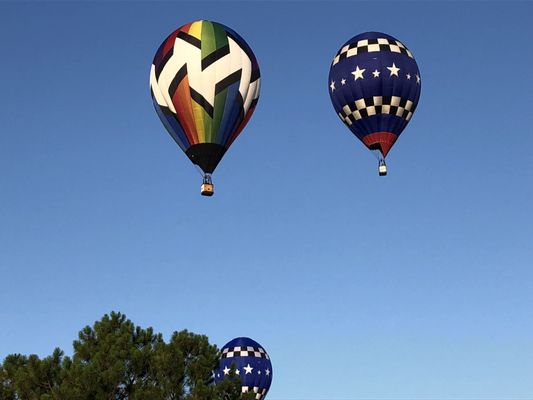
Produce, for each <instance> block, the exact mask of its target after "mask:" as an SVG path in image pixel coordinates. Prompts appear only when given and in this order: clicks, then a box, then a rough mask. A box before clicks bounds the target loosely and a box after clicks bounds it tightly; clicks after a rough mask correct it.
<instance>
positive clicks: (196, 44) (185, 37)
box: [178, 31, 202, 49]
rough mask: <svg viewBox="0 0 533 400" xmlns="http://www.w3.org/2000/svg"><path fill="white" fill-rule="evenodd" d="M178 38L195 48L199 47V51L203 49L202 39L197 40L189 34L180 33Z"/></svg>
mask: <svg viewBox="0 0 533 400" xmlns="http://www.w3.org/2000/svg"><path fill="white" fill-rule="evenodd" d="M178 37H179V38H180V39H181V40H184V41H186V42H187V43H189V44H192V45H193V46H194V47H198V48H199V49H201V48H202V41H201V40H200V39H197V38H195V37H194V36H191V35H189V34H188V33H185V32H183V31H180V32H178Z"/></svg>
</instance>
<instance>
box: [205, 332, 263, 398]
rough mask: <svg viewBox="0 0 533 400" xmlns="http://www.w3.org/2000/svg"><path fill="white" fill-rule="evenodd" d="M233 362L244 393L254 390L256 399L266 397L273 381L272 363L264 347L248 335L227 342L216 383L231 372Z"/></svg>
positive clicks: (223, 349) (217, 371)
mask: <svg viewBox="0 0 533 400" xmlns="http://www.w3.org/2000/svg"><path fill="white" fill-rule="evenodd" d="M233 364H234V365H235V368H236V372H237V373H238V375H239V377H240V378H241V382H242V391H243V393H247V392H254V393H255V394H256V395H255V398H256V400H262V399H264V398H265V396H266V394H267V393H268V389H269V388H270V384H271V383H272V363H271V362H270V357H269V356H268V354H267V352H266V351H265V350H264V348H263V347H262V346H261V345H260V344H259V343H257V342H256V341H254V340H252V339H250V338H247V337H239V338H235V339H233V340H231V341H230V342H228V343H226V345H225V346H224V347H223V348H222V354H221V357H220V362H219V365H218V368H217V369H216V370H215V383H219V382H221V381H222V380H223V379H224V377H225V376H227V375H228V374H229V372H230V370H231V366H232V365H233Z"/></svg>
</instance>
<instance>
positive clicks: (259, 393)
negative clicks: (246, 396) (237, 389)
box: [242, 386, 267, 400]
mask: <svg viewBox="0 0 533 400" xmlns="http://www.w3.org/2000/svg"><path fill="white" fill-rule="evenodd" d="M248 392H254V393H255V400H262V399H263V398H264V397H265V395H266V392H267V390H266V389H261V388H259V387H257V386H243V387H242V393H248Z"/></svg>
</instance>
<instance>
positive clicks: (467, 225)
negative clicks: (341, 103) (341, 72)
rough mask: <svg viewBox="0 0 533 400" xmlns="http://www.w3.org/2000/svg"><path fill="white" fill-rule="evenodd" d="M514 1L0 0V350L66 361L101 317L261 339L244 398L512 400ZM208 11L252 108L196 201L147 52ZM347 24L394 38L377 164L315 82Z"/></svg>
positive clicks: (524, 147)
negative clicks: (256, 69)
mask: <svg viewBox="0 0 533 400" xmlns="http://www.w3.org/2000/svg"><path fill="white" fill-rule="evenodd" d="M531 15H533V3H530V2H509V1H506V2H502V3H498V2H447V3H439V2H427V3H423V2H372V3H370V2H327V3H326V2H303V1H301V2H216V3H209V2H179V3H178V2H111V3H108V2H95V3H89V2H72V3H69V2H57V3H54V2H2V3H0V35H1V37H2V40H0V54H1V55H2V62H1V63H0V76H1V79H0V109H1V110H2V111H1V118H0V183H1V188H0V193H1V196H0V274H1V275H0V276H1V277H2V279H1V280H0V304H1V307H0V326H1V329H0V358H3V357H5V356H6V355H7V354H9V353H13V352H20V353H26V354H27V353H37V354H39V355H42V356H44V355H47V354H50V353H51V351H52V349H53V348H54V347H56V346H59V347H61V348H62V349H64V350H65V351H66V353H67V354H71V352H72V345H71V344H72V340H74V339H75V338H76V336H77V332H78V331H79V330H80V329H81V328H82V327H83V326H84V325H86V324H92V322H93V321H95V320H97V319H99V318H100V317H101V316H102V315H103V314H104V313H106V312H109V311H111V310H118V311H122V312H124V313H126V315H127V316H128V317H129V318H131V319H132V320H133V321H134V322H135V323H137V324H139V325H142V326H153V327H154V328H155V330H156V331H160V332H162V333H164V335H165V337H166V338H168V337H169V335H170V334H171V332H172V331H174V330H181V329H189V330H192V331H194V332H198V333H204V334H207V335H208V336H209V337H210V339H211V341H212V342H213V343H216V344H218V345H219V346H222V345H223V344H224V343H226V342H227V341H229V340H230V339H231V338H233V337H236V336H249V337H252V338H254V339H255V340H257V341H258V342H260V343H261V344H263V345H264V346H265V348H266V349H267V351H268V352H269V353H270V355H271V358H272V362H273V367H274V380H273V384H272V387H271V390H270V394H269V396H268V398H269V399H270V400H282V399H290V400H296V399H307V400H318V399H334V400H347V399H356V398H372V399H391V398H392V399H407V398H409V399H428V398H429V399H437V398H438V399H442V398H446V399H459V398H460V399H464V398H468V399H472V398H494V399H496V398H503V397H505V398H509V399H525V398H528V396H531V393H533V380H532V379H531V376H532V375H533V361H532V360H533V318H532V315H533V314H532V308H533V271H532V268H531V267H532V265H533V262H532V260H533V246H532V245H531V243H532V241H533V211H532V207H531V198H532V197H533V185H532V182H533V166H532V163H531V162H530V160H531V156H530V148H531V145H532V144H533V138H532V134H533V132H532V130H531V127H532V126H533V112H531V104H532V100H533V96H532V93H533V83H532V80H531V66H532V64H533V51H532V47H531V39H532V38H533V26H532V24H531V22H530V17H531ZM196 19H210V20H214V21H219V22H222V23H223V24H225V25H228V26H230V27H231V28H233V29H234V30H236V31H237V32H239V33H240V34H241V35H242V36H243V37H244V38H245V39H246V41H247V42H248V43H249V44H250V46H251V47H252V49H253V50H254V52H255V54H256V56H257V59H258V61H259V65H260V68H261V74H262V91H261V97H260V99H259V104H258V107H257V109H256V111H255V113H254V116H253V118H252V120H251V122H250V123H249V124H248V126H247V128H246V129H245V131H244V132H243V133H242V135H241V136H240V137H239V139H238V140H237V141H236V142H235V143H234V145H233V147H232V148H231V150H230V151H229V152H228V154H227V155H226V157H225V158H224V160H223V161H222V163H221V164H220V166H219V167H218V168H217V171H216V173H215V175H214V182H215V185H216V194H215V196H214V197H212V198H203V197H201V196H200V195H199V185H200V176H199V175H198V173H197V172H196V170H195V169H194V168H193V166H192V165H191V164H190V162H189V160H188V159H187V158H186V157H185V155H184V154H182V153H181V151H180V149H179V148H178V147H177V146H176V145H175V143H174V142H173V141H172V139H171V138H170V136H169V135H168V134H167V133H166V132H165V131H164V128H163V126H162V125H161V123H160V121H159V120H158V118H157V115H156V114H155V112H154V110H153V106H152V103H151V98H150V95H149V88H148V74H149V68H150V64H151V61H152V58H153V54H154V52H155V51H156V49H157V47H158V46H159V44H160V42H161V41H162V40H163V39H164V38H165V37H166V36H167V35H168V34H169V33H170V32H171V31H172V30H174V29H176V28H178V27H179V26H181V25H183V24H185V23H187V22H190V21H193V20H196ZM369 30H377V31H383V32H387V33H389V34H391V35H393V36H395V37H397V38H399V39H400V40H402V41H403V42H404V43H405V44H406V45H407V46H408V47H409V48H410V49H411V50H412V52H413V53H414V56H415V57H416V59H417V62H418V65H419V68H420V71H421V74H422V95H421V99H420V103H419V107H418V109H417V111H416V113H415V115H414V117H413V119H412V121H411V123H410V125H409V126H408V128H407V129H406V131H405V132H404V133H403V134H402V136H401V138H400V140H399V141H398V142H397V143H396V145H395V147H394V149H393V150H392V151H391V152H390V154H389V156H388V157H387V160H388V166H389V175H388V176H387V177H386V178H380V177H378V176H377V171H376V168H377V165H376V160H375V158H374V157H373V155H372V154H371V153H370V152H368V151H367V150H366V149H365V148H364V147H363V145H362V144H361V143H359V142H358V141H357V140H356V138H355V137H353V136H352V135H351V133H350V132H349V131H348V130H347V129H346V128H345V127H344V126H343V125H342V123H341V122H340V121H339V119H338V117H337V116H336V115H335V112H334V110H333V107H332V106H331V104H330V99H329V96H328V82H327V77H328V71H329V66H330V63H331V60H332V58H333V56H334V55H335V53H336V51H337V50H338V48H339V47H340V46H341V45H342V44H343V43H344V42H345V41H346V40H348V39H349V38H350V37H352V36H354V35H356V34H358V33H361V32H365V31H369Z"/></svg>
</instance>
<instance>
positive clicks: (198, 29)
mask: <svg viewBox="0 0 533 400" xmlns="http://www.w3.org/2000/svg"><path fill="white" fill-rule="evenodd" d="M188 33H189V35H191V36H194V37H195V38H196V39H198V40H202V21H194V22H193V23H192V24H191V26H190V28H189V32H188Z"/></svg>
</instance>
